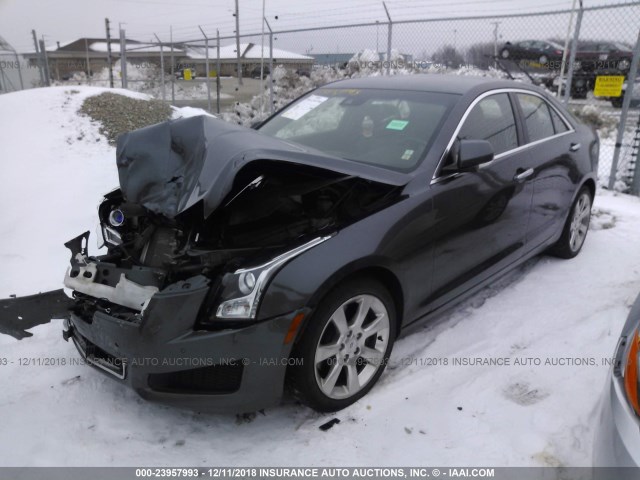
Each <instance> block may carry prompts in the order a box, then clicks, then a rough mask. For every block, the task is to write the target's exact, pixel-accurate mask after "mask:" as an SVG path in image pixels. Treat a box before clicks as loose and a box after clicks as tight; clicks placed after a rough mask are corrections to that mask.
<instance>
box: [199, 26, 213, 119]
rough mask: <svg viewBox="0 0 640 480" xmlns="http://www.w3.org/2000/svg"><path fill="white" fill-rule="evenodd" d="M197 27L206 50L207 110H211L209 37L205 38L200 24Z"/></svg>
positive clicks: (205, 35)
mask: <svg viewBox="0 0 640 480" xmlns="http://www.w3.org/2000/svg"><path fill="white" fill-rule="evenodd" d="M198 28H199V29H200V31H201V32H202V36H203V37H204V48H205V51H206V57H205V66H204V69H205V75H206V76H207V107H208V111H209V112H211V83H210V82H209V39H208V38H207V34H206V33H204V30H202V27H201V26H200V25H198Z"/></svg>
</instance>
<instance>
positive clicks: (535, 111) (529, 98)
mask: <svg viewBox="0 0 640 480" xmlns="http://www.w3.org/2000/svg"><path fill="white" fill-rule="evenodd" d="M518 101H519V102H520V108H521V109H522V114H523V116H524V124H525V127H526V129H527V132H528V133H529V142H535V141H536V140H542V139H543V138H547V137H552V136H553V135H554V134H555V131H554V129H553V122H552V120H551V114H550V113H549V107H548V106H547V102H545V101H544V100H543V99H542V98H540V97H538V96H536V95H528V94H526V93H519V94H518Z"/></svg>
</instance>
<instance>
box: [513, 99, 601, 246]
mask: <svg viewBox="0 0 640 480" xmlns="http://www.w3.org/2000/svg"><path fill="white" fill-rule="evenodd" d="M515 97H516V99H517V105H518V108H519V109H520V111H521V114H522V124H523V127H524V140H525V144H526V145H528V148H526V150H527V151H528V152H529V154H530V164H529V165H530V167H531V168H532V169H533V174H532V175H531V182H532V185H533V200H532V204H531V217H530V219H529V226H528V228H527V243H528V244H529V247H528V248H529V249H532V248H535V247H537V246H539V245H541V244H542V243H544V242H545V241H547V240H549V239H550V238H551V237H552V236H553V235H554V234H555V233H557V232H558V231H559V229H561V228H562V226H563V224H564V219H565V218H566V215H567V213H568V210H569V206H570V205H571V201H572V198H573V192H574V191H575V185H574V183H573V181H572V180H571V178H579V172H578V170H577V167H576V163H577V162H576V156H577V155H579V154H581V149H585V148H589V146H588V145H580V143H579V142H578V141H577V134H576V133H575V131H574V130H573V128H572V127H571V125H570V124H569V123H568V122H567V121H566V120H565V119H564V118H563V117H562V115H561V113H560V112H559V111H558V110H556V108H555V107H554V106H552V105H551V104H550V103H549V102H547V101H546V100H545V99H544V98H543V97H542V96H540V95H538V94H535V93H533V92H532V93H520V92H519V93H515Z"/></svg>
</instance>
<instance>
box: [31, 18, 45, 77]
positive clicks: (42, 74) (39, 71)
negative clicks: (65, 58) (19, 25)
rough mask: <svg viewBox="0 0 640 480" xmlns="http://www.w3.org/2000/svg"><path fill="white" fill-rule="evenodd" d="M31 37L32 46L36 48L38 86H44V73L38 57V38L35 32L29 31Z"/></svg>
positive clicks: (40, 58)
mask: <svg viewBox="0 0 640 480" xmlns="http://www.w3.org/2000/svg"><path fill="white" fill-rule="evenodd" d="M31 35H33V44H34V45H35V47H36V55H37V56H38V73H39V74H40V84H41V85H44V71H43V68H42V56H41V55H40V45H39V44H38V36H37V35H36V31H35V30H31Z"/></svg>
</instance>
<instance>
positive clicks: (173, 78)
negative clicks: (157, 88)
mask: <svg viewBox="0 0 640 480" xmlns="http://www.w3.org/2000/svg"><path fill="white" fill-rule="evenodd" d="M169 41H170V42H171V55H170V59H171V104H174V103H176V75H175V72H174V71H173V66H174V63H173V25H169Z"/></svg>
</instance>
